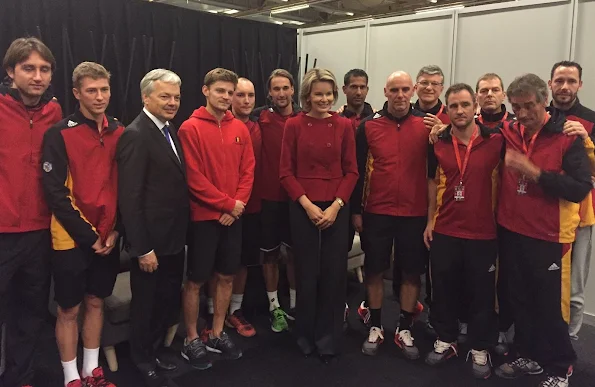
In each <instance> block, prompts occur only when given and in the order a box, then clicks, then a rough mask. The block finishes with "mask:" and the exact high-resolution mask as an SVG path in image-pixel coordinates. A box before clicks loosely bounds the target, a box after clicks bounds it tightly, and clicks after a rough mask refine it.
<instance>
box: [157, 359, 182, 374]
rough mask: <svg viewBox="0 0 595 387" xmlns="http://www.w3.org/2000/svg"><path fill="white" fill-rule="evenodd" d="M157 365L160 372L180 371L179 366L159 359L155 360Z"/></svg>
mask: <svg viewBox="0 0 595 387" xmlns="http://www.w3.org/2000/svg"><path fill="white" fill-rule="evenodd" d="M155 365H156V366H157V369H158V370H159V371H168V372H170V371H175V370H177V369H178V366H177V365H176V364H175V363H168V362H166V361H164V360H159V358H156V359H155Z"/></svg>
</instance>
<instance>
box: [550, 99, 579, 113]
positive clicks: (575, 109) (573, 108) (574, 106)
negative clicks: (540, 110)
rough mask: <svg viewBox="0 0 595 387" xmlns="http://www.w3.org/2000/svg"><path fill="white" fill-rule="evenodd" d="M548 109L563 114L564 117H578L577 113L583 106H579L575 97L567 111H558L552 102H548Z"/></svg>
mask: <svg viewBox="0 0 595 387" xmlns="http://www.w3.org/2000/svg"><path fill="white" fill-rule="evenodd" d="M549 107H550V108H551V109H556V110H558V111H560V112H562V113H564V115H567V116H578V115H579V114H578V112H579V111H580V110H581V109H582V107H583V105H581V101H580V100H579V99H578V97H576V99H575V100H574V103H573V104H572V106H571V107H570V109H568V110H562V109H558V108H556V107H554V101H551V102H550V106H549Z"/></svg>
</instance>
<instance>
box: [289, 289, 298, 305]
mask: <svg viewBox="0 0 595 387" xmlns="http://www.w3.org/2000/svg"><path fill="white" fill-rule="evenodd" d="M296 297H297V296H296V292H295V289H291V288H289V308H290V309H293V308H295V298H296Z"/></svg>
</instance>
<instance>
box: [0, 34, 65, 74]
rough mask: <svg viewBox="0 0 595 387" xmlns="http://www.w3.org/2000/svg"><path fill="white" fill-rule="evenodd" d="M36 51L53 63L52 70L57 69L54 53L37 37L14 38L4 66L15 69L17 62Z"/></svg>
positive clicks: (5, 56) (22, 60)
mask: <svg viewBox="0 0 595 387" xmlns="http://www.w3.org/2000/svg"><path fill="white" fill-rule="evenodd" d="M34 51H35V52H37V53H38V54H39V55H40V56H41V57H42V58H43V59H44V60H45V61H47V62H49V63H50V64H51V66H52V72H53V71H54V70H55V69H56V58H54V54H52V51H51V50H50V49H49V48H48V46H46V45H45V44H44V43H43V42H42V41H41V40H39V39H37V38H18V39H16V40H14V41H13V42H12V43H11V44H10V47H8V50H6V54H5V55H4V61H3V62H2V67H4V70H8V69H14V68H15V67H16V65H17V64H19V63H22V62H24V61H26V60H27V59H28V58H29V56H31V53H32V52H34Z"/></svg>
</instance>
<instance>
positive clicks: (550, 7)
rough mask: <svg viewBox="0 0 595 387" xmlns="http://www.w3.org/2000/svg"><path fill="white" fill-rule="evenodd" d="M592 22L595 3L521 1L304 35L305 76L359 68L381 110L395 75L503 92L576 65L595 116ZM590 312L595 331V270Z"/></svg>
mask: <svg viewBox="0 0 595 387" xmlns="http://www.w3.org/2000/svg"><path fill="white" fill-rule="evenodd" d="M594 20H595V0H519V1H511V2H507V3H498V4H489V5H483V6H477V7H469V8H463V9H459V10H452V11H439V12H435V13H431V14H418V15H410V16H403V17H396V18H387V19H380V20H373V21H368V22H359V23H352V24H342V25H338V26H334V27H318V28H316V29H306V30H302V38H301V45H300V47H301V50H300V52H301V56H302V71H303V67H304V66H303V65H304V63H303V60H304V58H305V55H306V54H310V63H309V67H312V57H317V58H318V63H317V64H318V65H319V66H321V67H328V68H329V69H330V70H332V71H333V72H335V73H336V75H337V76H338V77H339V78H341V77H342V75H343V74H344V73H345V72H346V71H347V70H349V69H350V68H354V67H361V68H363V69H364V70H366V71H367V72H368V74H369V76H370V93H369V94H368V102H370V103H372V104H373V106H374V107H376V108H380V107H381V106H382V104H383V103H384V100H385V98H384V96H383V87H384V82H385V80H386V77H387V76H388V75H389V73H390V72H392V71H395V70H405V71H408V72H410V73H412V76H415V73H416V72H417V70H418V69H419V68H420V67H421V66H423V65H427V64H437V65H439V66H441V67H442V69H443V70H444V72H445V75H446V77H445V88H446V87H448V86H449V85H450V84H452V83H455V82H466V83H469V84H471V85H472V86H473V87H475V82H476V81H477V78H478V77H479V76H480V75H482V74H484V73H486V72H495V73H497V74H499V75H501V76H502V78H503V80H504V82H505V83H506V84H508V83H510V82H511V81H512V80H513V79H514V77H516V76H518V75H521V74H523V73H527V72H532V73H535V74H537V75H539V76H540V77H542V78H543V79H544V80H548V79H549V77H550V70H551V67H552V65H553V64H554V63H555V62H558V61H561V60H576V61H577V62H579V63H580V64H581V65H582V67H583V71H584V72H583V89H582V90H581V91H580V92H579V97H580V99H581V102H582V103H583V104H584V105H585V106H588V107H590V108H591V109H594V110H595V23H594V22H593V21H594ZM340 94H341V93H340ZM343 102H344V98H342V99H341V103H343ZM586 312H587V314H588V315H589V316H588V317H587V318H586V321H588V322H590V323H592V324H595V262H593V264H592V265H591V273H590V279H589V285H588V288H587V295H586Z"/></svg>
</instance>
